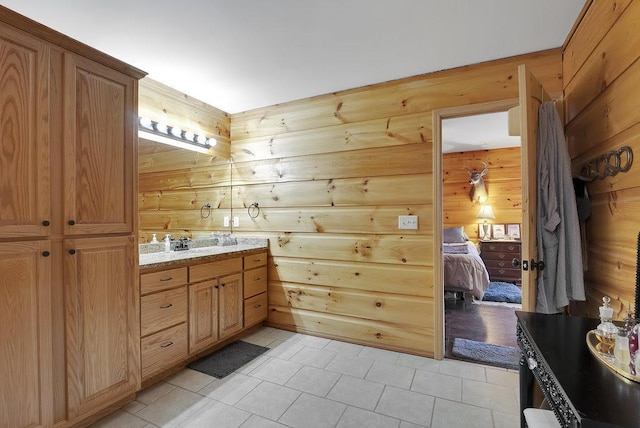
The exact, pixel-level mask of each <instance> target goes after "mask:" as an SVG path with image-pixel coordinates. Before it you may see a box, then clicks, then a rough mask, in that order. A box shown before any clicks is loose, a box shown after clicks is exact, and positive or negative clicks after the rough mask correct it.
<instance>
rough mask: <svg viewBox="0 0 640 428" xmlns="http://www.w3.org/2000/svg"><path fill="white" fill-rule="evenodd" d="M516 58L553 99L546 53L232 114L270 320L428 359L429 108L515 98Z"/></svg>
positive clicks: (238, 191)
mask: <svg viewBox="0 0 640 428" xmlns="http://www.w3.org/2000/svg"><path fill="white" fill-rule="evenodd" d="M521 63H527V64H528V65H530V66H531V68H532V70H533V72H534V73H535V74H536V76H537V77H538V78H539V79H540V80H541V81H542V82H544V84H545V86H546V87H547V89H548V90H549V91H550V92H560V91H561V90H562V76H561V50H560V49H555V50H550V51H545V52H539V53H534V54H529V55H524V56H519V57H513V58H508V59H503V60H499V61H493V62H488V63H483V64H478V65H473V66H466V67H462V68H458V69H453V70H447V71H443V72H437V73H432V74H427V75H421V76H416V77H411V78H407V79H402V80H398V81H392V82H387V83H382V84H378V85H373V86H368V87H363V88H358V89H353V90H349V91H344V92H338V93H333V94H328V95H323V96H318V97H314V98H309V99H304V100H300V101H295V102H289V103H285V104H280V105H275V106H271V107H266V108H261V109H257V110H253V111H249V112H245V113H240V114H234V115H232V117H231V153H232V158H233V172H232V175H233V214H234V215H238V216H239V217H240V227H239V228H235V229H234V231H235V232H236V233H238V234H239V235H245V236H267V237H268V238H269V240H270V257H269V262H268V264H269V316H268V323H269V324H270V325H273V326H277V327H281V328H284V329H290V330H296V331H301V332H306V333H310V334H316V335H321V336H326V337H335V338H341V339H344V340H347V341H350V342H356V343H362V344H367V345H372V346H377V347H382V348H387V349H397V350H404V351H408V352H412V353H416V354H423V355H432V354H433V352H434V335H435V334H441V332H440V331H438V332H435V331H434V325H435V320H434V300H433V287H434V284H433V228H434V225H433V220H432V219H433V203H434V201H433V197H432V196H433V195H432V193H433V192H432V188H433V186H432V183H433V180H434V177H433V176H432V162H433V159H432V113H433V111H434V110H435V109H440V108H446V107H452V106H460V105H468V104H474V103H484V102H490V101H496V100H504V99H514V98H517V96H518V84H517V66H518V65H519V64H521ZM435 179H436V180H440V179H441V178H440V177H437V178H435ZM253 202H258V204H259V206H260V209H261V211H260V214H259V216H257V217H256V218H255V219H252V218H250V217H249V215H248V212H247V210H246V209H245V207H247V206H249V205H250V204H251V203H253ZM405 214H415V215H418V216H419V229H418V230H417V231H412V230H398V219H397V218H398V215H405Z"/></svg>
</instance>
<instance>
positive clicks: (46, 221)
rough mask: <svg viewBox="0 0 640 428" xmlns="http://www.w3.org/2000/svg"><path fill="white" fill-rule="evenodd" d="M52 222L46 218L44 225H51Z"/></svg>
mask: <svg viewBox="0 0 640 428" xmlns="http://www.w3.org/2000/svg"><path fill="white" fill-rule="evenodd" d="M50 224H51V222H49V220H45V221H43V222H42V225H43V226H49V225H50Z"/></svg>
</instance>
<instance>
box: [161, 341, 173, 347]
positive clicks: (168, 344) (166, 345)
mask: <svg viewBox="0 0 640 428" xmlns="http://www.w3.org/2000/svg"><path fill="white" fill-rule="evenodd" d="M171 345H173V342H167V343H163V344H162V345H160V347H161V348H168V347H169V346H171Z"/></svg>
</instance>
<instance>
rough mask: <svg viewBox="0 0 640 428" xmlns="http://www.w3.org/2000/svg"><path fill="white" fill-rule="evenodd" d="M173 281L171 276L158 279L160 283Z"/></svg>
mask: <svg viewBox="0 0 640 428" xmlns="http://www.w3.org/2000/svg"><path fill="white" fill-rule="evenodd" d="M172 279H173V277H172V276H170V277H169V278H160V281H162V282H165V281H171V280H172Z"/></svg>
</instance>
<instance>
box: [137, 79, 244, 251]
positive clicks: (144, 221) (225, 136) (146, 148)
mask: <svg viewBox="0 0 640 428" xmlns="http://www.w3.org/2000/svg"><path fill="white" fill-rule="evenodd" d="M138 111H139V115H140V116H146V117H149V118H150V119H152V120H158V121H161V122H164V123H166V124H169V125H177V126H181V127H182V128H183V129H188V130H193V131H197V130H202V131H204V132H205V133H206V135H208V136H214V137H215V138H216V140H217V142H218V143H217V144H216V146H215V147H214V148H213V150H212V153H211V154H202V153H199V152H194V151H191V150H185V149H181V148H176V147H173V146H169V145H166V144H161V143H156V142H153V141H148V140H145V139H142V138H141V139H140V140H139V150H138V170H139V179H138V187H139V193H138V209H139V225H140V227H139V239H140V242H141V243H144V242H149V241H150V240H151V237H152V234H153V233H155V234H157V237H158V239H159V240H160V239H162V238H163V236H164V234H166V233H170V234H171V235H172V236H173V237H174V238H179V237H180V236H188V237H198V236H203V235H208V234H209V233H210V232H212V231H224V230H225V228H224V227H223V217H224V216H230V215H231V168H230V165H229V150H230V137H229V128H230V118H229V115H228V114H227V113H225V112H223V111H221V110H219V109H216V108H214V107H211V106H209V105H207V104H205V103H203V102H201V101H199V100H197V99H195V98H192V97H189V96H187V95H184V94H182V93H180V92H178V91H176V90H174V89H172V88H169V87H167V86H165V85H162V84H161V83H158V82H155V81H153V80H151V79H149V78H145V79H143V80H141V81H140V96H139V108H138ZM206 203H209V204H210V205H211V213H210V214H209V216H208V217H205V218H203V216H201V212H200V209H201V207H202V206H203V205H204V204H206ZM204 214H205V216H206V215H207V211H205V213H204ZM226 231H230V229H229V228H226Z"/></svg>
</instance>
